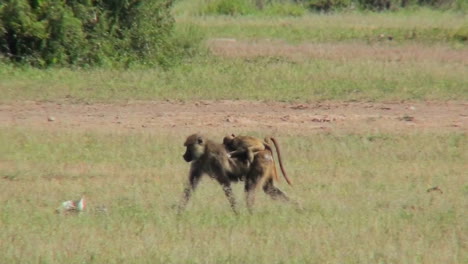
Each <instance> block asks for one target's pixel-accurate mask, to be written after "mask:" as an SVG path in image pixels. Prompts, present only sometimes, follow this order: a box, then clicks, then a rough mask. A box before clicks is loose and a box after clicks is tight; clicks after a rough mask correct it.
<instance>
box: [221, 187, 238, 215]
mask: <svg viewBox="0 0 468 264" xmlns="http://www.w3.org/2000/svg"><path fill="white" fill-rule="evenodd" d="M223 191H224V194H225V195H226V197H227V199H228V201H229V204H230V205H231V209H232V211H233V212H234V213H235V214H236V215H237V214H239V212H238V211H237V204H236V198H235V197H234V193H233V192H232V189H231V185H230V184H228V185H225V184H223Z"/></svg>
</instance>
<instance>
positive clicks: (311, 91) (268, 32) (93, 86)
mask: <svg viewBox="0 0 468 264" xmlns="http://www.w3.org/2000/svg"><path fill="white" fill-rule="evenodd" d="M176 20H177V23H176V30H175V33H174V38H175V39H177V41H178V42H179V43H181V45H182V46H185V47H186V49H187V50H186V52H187V54H191V57H190V58H186V59H184V60H183V62H181V63H176V64H175V65H173V66H171V67H168V68H160V67H156V68H148V67H138V66H135V65H134V66H131V67H130V68H128V69H109V68H90V69H84V68H49V69H35V68H30V67H18V66H13V65H11V64H2V63H0V93H1V96H0V102H8V101H14V100H52V101H56V100H62V99H64V98H68V99H71V100H72V101H76V102H81V101H85V102H96V101H100V102H112V101H119V100H129V99H140V100H161V99H179V100H197V99H211V100H213V99H215V100H216V99H246V100H277V101H314V100H372V101H387V100H407V99H409V100H452V99H460V100H466V99H467V95H468V91H467V89H468V79H467V78H468V77H467V76H468V75H467V74H466V72H467V69H468V66H467V63H468V61H467V60H468V50H467V48H466V45H465V44H466V41H465V42H463V41H462V40H458V37H460V38H461V39H463V38H464V36H465V35H464V34H466V33H468V31H466V30H468V24H466V21H467V20H466V14H464V13H456V12H453V11H450V12H445V13H444V12H440V11H431V10H425V9H422V10H419V11H414V12H408V11H402V12H384V13H378V14H375V13H358V12H351V13H337V14H328V15H321V14H309V15H306V16H303V17H299V18H291V17H277V16H276V17H263V16H251V17H249V16H247V17H223V16H208V17H204V16H201V17H200V16H185V15H179V16H178V17H177V19H176ZM464 32H465V33H464ZM382 34H383V36H384V37H383V39H382V38H380V37H379V36H380V35H382ZM388 36H391V37H392V38H393V39H392V40H391V41H390V40H388V39H386V38H387V37H388ZM220 38H221V39H223V38H224V39H226V38H227V39H232V38H234V39H235V40H236V43H248V44H249V43H253V44H255V43H257V42H271V43H276V44H275V45H276V46H279V48H280V49H281V48H282V50H283V51H281V52H279V53H278V54H276V53H275V52H270V53H268V54H266V55H265V54H253V55H252V56H247V57H245V56H236V52H238V51H234V53H233V54H218V53H216V52H214V51H213V44H212V41H213V40H214V39H220ZM184 43H185V44H184ZM281 43H283V45H282V44H281ZM308 43H309V44H313V45H322V44H323V45H324V46H323V47H322V54H324V55H323V56H322V55H320V56H317V55H314V54H312V55H310V54H307V51H303V52H301V51H299V52H298V53H297V52H296V50H297V48H295V47H298V46H299V47H300V46H301V45H307V44H308ZM291 47H292V49H293V50H295V51H294V52H290V51H288V49H291ZM356 47H358V49H360V50H362V51H363V52H364V53H366V52H367V53H368V54H364V56H361V53H356V54H355V53H354V52H353V51H354V49H355V48H356ZM263 48H264V50H269V47H268V46H265V47H263ZM299 49H300V48H299ZM311 49H315V48H314V47H313V48H311ZM337 49H341V51H339V52H337ZM374 49H378V50H381V51H382V52H381V53H382V54H383V55H382V56H383V58H382V56H374V55H372V52H375V51H374ZM392 49H397V50H396V51H391V50H392ZM238 50H239V52H240V53H242V49H240V48H238ZM347 50H350V51H348V52H347ZM366 50H367V51H366ZM389 50H390V51H389ZM419 50H424V51H425V52H424V53H423V54H422V55H421V56H420V57H419V58H418V59H414V58H413V56H412V55H411V52H412V51H419ZM400 51H401V52H400ZM230 52H231V53H232V51H230ZM288 52H289V53H288ZM445 53H447V54H448V55H444V54H445ZM354 54H355V55H354ZM386 54H388V55H386ZM437 54H439V55H440V56H442V57H443V59H440V58H438V55H437ZM297 58H299V59H297Z"/></svg>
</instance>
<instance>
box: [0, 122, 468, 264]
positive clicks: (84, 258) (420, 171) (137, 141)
mask: <svg viewBox="0 0 468 264" xmlns="http://www.w3.org/2000/svg"><path fill="white" fill-rule="evenodd" d="M279 136H280V138H281V143H282V147H283V149H282V150H283V155H284V158H285V165H286V166H287V170H288V172H289V174H290V176H291V177H292V178H293V179H294V181H295V182H296V183H297V184H296V185H295V186H294V188H290V187H288V186H286V184H285V183H284V182H283V181H282V182H280V183H279V185H280V186H281V188H283V189H284V190H286V191H287V192H288V193H289V194H290V195H291V196H292V197H294V198H296V199H298V200H299V201H301V203H302V204H303V206H304V208H305V210H304V211H302V212H297V211H295V210H294V209H293V208H291V207H290V206H288V205H285V204H281V203H275V202H272V201H270V200H269V199H268V198H267V197H266V196H265V195H262V194H261V193H259V195H258V203H257V204H256V208H257V209H256V212H255V213H254V214H253V215H248V214H247V212H246V210H245V208H244V207H242V208H243V210H242V213H241V215H240V216H239V217H234V216H233V215H232V213H231V211H230V208H229V206H228V203H227V201H226V199H225V197H224V195H223V192H222V190H221V189H220V188H219V186H218V185H217V184H216V183H214V182H213V181H210V180H208V179H205V180H204V181H203V182H202V184H201V186H200V189H199V190H198V191H197V192H196V193H195V194H194V199H193V200H192V201H191V203H190V204H189V208H188V211H187V212H186V214H184V215H182V216H181V217H177V216H176V215H175V210H174V209H173V205H175V204H177V202H178V201H179V199H180V195H181V191H182V186H183V183H184V182H185V180H186V178H185V177H186V175H187V170H188V164H186V163H185V162H184V161H183V160H182V158H181V154H182V152H183V147H182V146H181V144H180V141H181V138H180V137H179V135H178V134H177V133H175V134H174V133H173V134H171V135H169V134H164V135H157V136H156V135H148V134H143V133H141V134H140V133H139V134H113V133H106V134H101V133H96V134H91V133H76V132H68V133H63V132H57V133H46V132H36V131H32V130H14V129H2V130H0V157H2V158H1V159H2V160H6V161H8V162H9V163H10V164H9V166H8V167H9V168H8V169H5V168H4V167H3V166H0V175H2V177H0V225H1V227H2V232H0V241H1V242H2V243H0V262H1V263H424V264H432V263H434V264H436V263H437V264H439V263H447V264H452V263H453V264H455V263H461V262H463V261H464V260H465V259H466V257H467V255H466V252H467V247H466V246H467V245H466V243H465V241H466V239H467V235H466V232H464V231H465V226H466V220H465V218H466V217H465V215H466V212H465V211H466V196H467V195H468V186H467V185H466V181H465V177H464V176H465V171H466V165H465V163H466V160H467V158H468V153H467V151H466V149H465V148H464V146H466V144H467V138H466V135H465V134H460V133H446V134H444V133H442V134H430V133H428V134H424V133H422V134H409V135H407V134H401V135H395V134H393V135H392V134H372V135H352V134H341V135H339V134H316V135H310V136H301V137H288V136H287V135H279ZM72 163H75V164H77V165H76V167H75V166H69V165H68V164H72ZM1 164H4V163H3V162H2V163H1ZM84 164H86V165H84ZM77 168H78V169H77ZM83 168H84V169H83ZM93 168H96V169H93ZM88 170H89V171H88ZM93 172H99V173H100V175H99V176H92V175H93ZM142 172H143V173H142ZM11 173H16V175H17V176H16V177H14V178H8V177H6V176H7V175H11ZM67 173H72V174H75V173H76V174H75V177H64V178H61V179H59V178H57V177H52V178H51V177H50V175H61V174H65V175H66V174H67ZM434 186H439V187H440V189H441V190H442V191H443V193H439V192H427V189H428V188H430V187H434ZM234 188H235V194H236V196H237V197H238V200H239V201H241V204H242V206H243V204H244V201H243V199H242V198H243V191H242V186H240V185H236V186H234ZM81 193H85V194H86V195H87V197H88V205H89V209H90V211H88V212H86V213H83V214H81V215H79V216H62V215H56V214H54V213H53V210H54V209H55V207H56V206H58V204H59V203H60V202H61V201H62V200H64V199H71V198H75V197H76V196H78V195H80V194H81ZM97 206H106V207H107V208H108V211H107V213H101V212H98V211H95V210H93V209H94V208H96V207H97Z"/></svg>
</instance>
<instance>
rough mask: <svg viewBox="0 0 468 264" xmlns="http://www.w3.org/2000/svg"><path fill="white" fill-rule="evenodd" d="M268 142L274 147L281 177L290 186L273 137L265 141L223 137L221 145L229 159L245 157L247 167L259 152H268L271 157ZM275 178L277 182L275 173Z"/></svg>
mask: <svg viewBox="0 0 468 264" xmlns="http://www.w3.org/2000/svg"><path fill="white" fill-rule="evenodd" d="M270 141H272V142H273V144H274V145H275V148H276V155H278V163H279V165H280V168H281V172H282V173H283V177H284V179H285V180H286V182H287V183H288V184H289V185H292V183H291V180H290V179H289V177H288V175H287V174H286V171H285V169H284V166H283V162H282V160H281V151H280V148H279V144H278V142H277V141H276V139H275V138H274V137H266V138H265V140H263V141H262V140H261V139H259V138H256V137H252V136H236V135H234V134H231V135H230V136H225V137H224V138H223V144H224V145H225V146H226V149H227V150H228V151H229V155H230V156H231V157H240V158H242V157H246V159H247V161H248V162H249V163H248V165H250V164H251V163H252V162H253V160H254V155H255V153H257V152H259V151H263V150H268V151H270V152H271V154H272V155H273V149H272V147H271V146H270ZM275 169H276V167H275ZM275 177H276V178H275V179H276V180H278V174H277V173H275Z"/></svg>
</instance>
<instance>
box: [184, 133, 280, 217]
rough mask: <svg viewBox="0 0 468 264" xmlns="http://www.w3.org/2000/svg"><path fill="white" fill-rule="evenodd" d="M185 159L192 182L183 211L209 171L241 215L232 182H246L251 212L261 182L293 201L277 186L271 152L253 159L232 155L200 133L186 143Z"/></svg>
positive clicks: (275, 196)
mask: <svg viewBox="0 0 468 264" xmlns="http://www.w3.org/2000/svg"><path fill="white" fill-rule="evenodd" d="M184 146H185V147H186V151H185V154H184V155H183V157H184V159H185V161H187V162H191V166H190V173H189V183H188V185H187V186H186V187H185V189H184V196H183V199H182V202H181V204H180V207H179V209H180V211H182V210H183V209H184V208H185V207H186V205H187V203H188V201H189V199H190V197H191V194H192V192H193V191H194V190H195V189H196V187H197V185H198V183H199V181H200V178H201V176H202V175H203V174H208V175H209V176H210V177H212V178H213V179H216V180H217V181H218V182H219V183H220V185H221V186H223V190H224V192H225V195H226V197H227V198H228V200H229V203H230V205H231V208H232V210H233V211H234V213H236V214H237V204H236V201H235V198H234V196H233V193H232V189H231V185H230V184H231V182H236V181H239V180H243V181H245V192H246V195H247V199H246V200H247V207H248V209H249V211H251V209H252V206H253V202H254V193H255V190H256V187H257V186H258V184H259V183H261V184H263V190H264V191H265V193H266V194H268V195H269V196H270V197H271V198H273V199H279V200H283V201H289V198H288V197H287V196H286V194H284V193H283V192H282V191H281V190H279V189H278V188H276V187H275V186H274V185H273V178H274V177H275V173H276V168H275V164H274V161H273V156H272V154H271V152H270V151H268V150H263V151H258V152H256V154H255V156H254V159H253V161H252V162H251V163H250V162H246V160H245V159H238V158H235V157H229V156H228V153H227V151H226V148H225V147H224V145H222V144H217V143H215V142H213V141H211V140H209V139H206V138H205V137H203V136H201V135H199V134H193V135H190V136H189V137H188V138H187V139H186V141H185V143H184Z"/></svg>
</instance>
